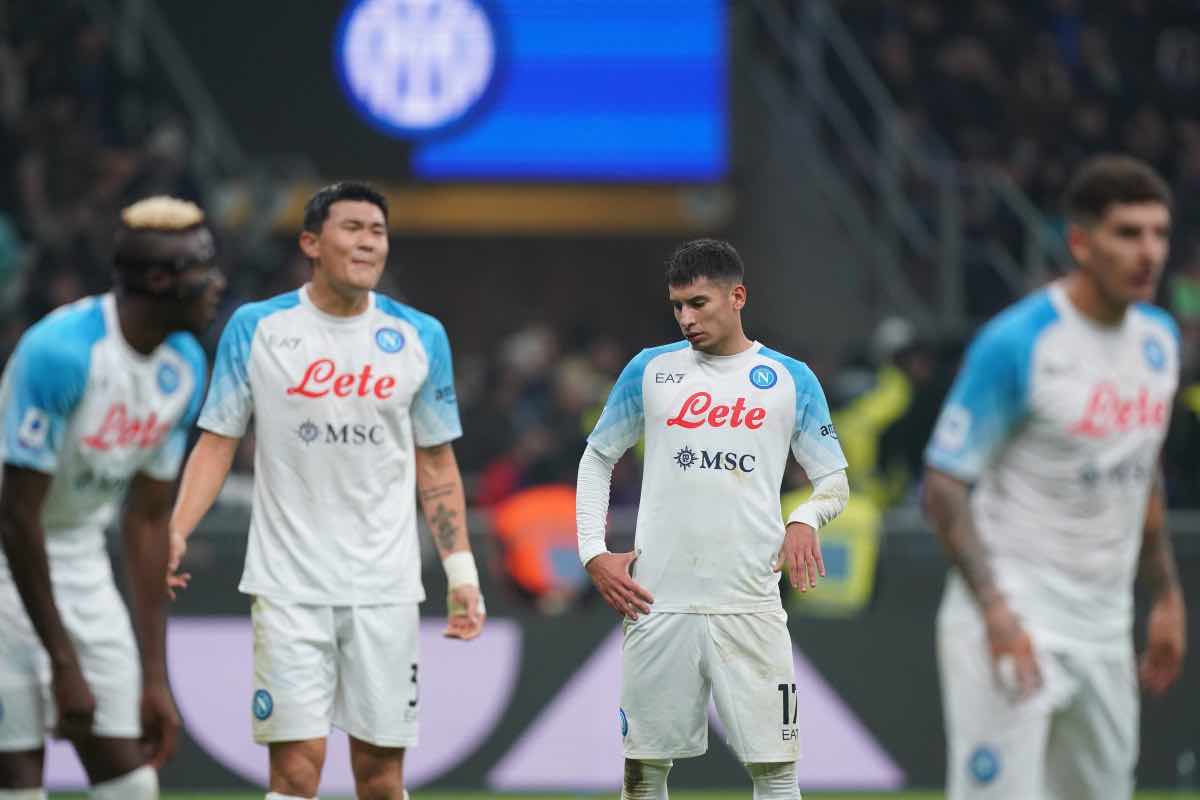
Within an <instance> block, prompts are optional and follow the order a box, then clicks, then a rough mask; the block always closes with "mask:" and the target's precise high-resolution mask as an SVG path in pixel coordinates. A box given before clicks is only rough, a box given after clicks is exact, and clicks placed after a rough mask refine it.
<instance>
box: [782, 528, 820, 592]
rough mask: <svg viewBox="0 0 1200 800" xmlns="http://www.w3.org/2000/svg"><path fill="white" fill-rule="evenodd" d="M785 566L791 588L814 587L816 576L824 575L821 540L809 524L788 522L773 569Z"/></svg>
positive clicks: (803, 589) (804, 588) (806, 588)
mask: <svg viewBox="0 0 1200 800" xmlns="http://www.w3.org/2000/svg"><path fill="white" fill-rule="evenodd" d="M784 567H787V571H788V580H789V581H790V582H791V584H792V588H793V589H799V590H800V591H802V592H807V591H808V590H809V589H812V588H816V585H817V576H818V575H820V576H821V577H822V578H824V577H825V560H824V559H822V558H821V540H820V539H819V538H818V537H817V532H816V531H815V530H813V527H812V526H811V525H807V524H805V523H803V522H791V523H788V526H787V532H786V533H785V534H784V535H783V547H782V548H780V550H779V555H777V556H776V557H775V571H776V572H779V571H780V570H782V569H783V568H784Z"/></svg>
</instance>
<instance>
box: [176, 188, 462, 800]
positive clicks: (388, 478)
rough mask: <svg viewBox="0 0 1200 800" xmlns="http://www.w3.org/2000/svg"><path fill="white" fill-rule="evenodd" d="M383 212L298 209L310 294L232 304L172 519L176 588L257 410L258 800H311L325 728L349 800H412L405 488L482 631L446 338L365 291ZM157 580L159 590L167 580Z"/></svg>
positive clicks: (416, 567) (370, 194) (366, 207)
mask: <svg viewBox="0 0 1200 800" xmlns="http://www.w3.org/2000/svg"><path fill="white" fill-rule="evenodd" d="M387 221H388V220H387V204H386V202H385V200H384V198H383V197H382V196H381V195H379V194H378V193H376V192H375V191H374V190H372V189H371V188H369V187H367V186H364V185H362V184H356V183H348V182H347V183H337V184H333V185H331V186H328V187H325V188H324V189H321V190H320V191H318V192H317V193H316V194H315V195H313V197H312V198H311V199H310V200H309V202H308V205H307V207H306V208H305V214H304V230H303V231H302V232H301V234H300V249H301V250H302V251H303V252H304V254H305V256H307V257H308V258H309V259H310V260H311V262H312V266H313V270H312V280H311V281H310V282H309V283H307V284H305V285H304V286H303V287H301V288H300V289H299V290H297V291H293V292H288V293H287V294H283V295H279V296H278V297H275V298H272V299H270V300H266V301H263V302H258V303H249V304H247V305H244V306H242V307H241V308H239V309H238V310H237V311H236V312H235V313H234V315H233V317H232V318H231V319H230V320H229V323H228V324H227V325H226V327H225V330H224V332H223V333H222V335H221V342H220V345H219V347H218V350H217V359H216V363H215V364H214V366H213V380H212V386H211V388H210V389H209V393H208V398H207V400H206V401H205V404H204V409H203V411H202V412H201V415H200V422H199V426H200V428H201V429H202V431H203V433H202V434H201V436H200V439H199V441H198V442H197V444H196V447H195V448H194V449H193V450H192V453H191V456H189V458H188V462H187V466H186V467H185V469H184V476H183V483H182V486H181V488H180V493H179V499H178V501H177V503H176V507H175V512H174V514H173V515H172V519H171V548H172V551H171V563H170V569H171V574H170V575H169V576H168V583H169V584H170V585H171V587H172V589H177V588H182V587H183V586H186V584H187V576H186V575H180V574H178V573H177V569H178V567H179V563H180V560H181V559H182V557H183V554H184V552H185V549H186V541H187V537H188V536H189V535H191V533H192V531H194V530H195V528H196V525H197V524H198V523H199V522H200V520H201V518H202V517H203V516H204V514H205V513H206V512H207V511H208V509H209V508H210V507H211V506H212V504H213V501H214V500H215V499H216V497H217V494H218V492H219V490H220V488H221V484H222V483H223V482H224V480H225V477H226V475H227V474H228V472H229V468H230V464H231V463H232V460H233V456H234V451H235V450H236V449H237V446H238V442H239V440H240V439H241V437H242V436H243V435H244V434H245V432H246V426H247V424H248V423H249V421H250V417H251V415H252V414H253V416H254V420H255V422H254V432H255V440H256V447H255V454H254V473H255V476H254V500H253V506H252V511H251V518H250V539H249V544H248V548H247V554H246V566H245V571H244V573H243V575H242V581H241V584H240V586H239V588H240V589H241V591H243V592H245V593H247V594H249V595H252V596H253V597H254V602H253V607H252V616H253V623H254V665H255V666H254V684H255V693H254V697H253V698H247V700H248V701H251V711H252V713H253V726H254V738H255V740H256V741H258V742H259V743H264V744H267V745H269V747H270V775H271V777H270V793H269V794H268V795H267V797H268V798H269V800H284V799H285V798H311V797H315V796H316V794H317V788H318V785H319V783H320V777H321V768H322V766H323V764H324V761H325V741H326V737H327V736H328V734H329V727H330V725H331V724H333V725H336V726H337V727H339V728H341V729H342V730H344V731H346V733H347V734H349V736H350V759H351V764H352V766H353V770H354V777H355V781H356V784H357V794H358V797H359V798H365V799H367V800H376V799H379V798H400V797H402V796H404V794H405V793H404V780H403V778H404V773H403V765H404V751H405V748H408V747H411V746H413V745H415V744H416V742H417V715H418V678H419V675H418V659H417V645H418V635H419V632H420V620H419V617H418V607H417V604H418V603H420V602H421V601H422V600H424V599H425V591H424V588H423V587H422V585H421V555H420V548H419V546H418V541H417V517H416V497H415V495H416V494H418V493H419V494H420V497H421V505H422V507H423V509H424V512H425V518H426V520H427V521H428V523H429V526H430V528H431V529H432V530H433V537H434V541H435V543H436V545H437V548H438V551H439V552H440V553H441V556H442V563H443V565H444V567H445V569H446V576H447V578H448V582H449V586H450V598H449V601H450V602H449V605H450V620H449V625H448V627H447V629H446V635H447V636H451V637H455V638H460V639H471V638H474V637H475V636H477V635H479V632H480V630H481V629H482V626H483V621H484V610H483V601H482V598H481V596H480V594H479V576H478V573H477V572H476V567H475V561H474V558H473V556H472V555H471V550H470V543H469V542H468V540H467V527H466V504H465V501H464V497H463V486H462V477H461V475H460V474H459V470H458V463H457V461H456V460H455V457H454V450H453V448H452V446H451V444H450V443H451V441H452V440H454V439H456V438H458V437H459V436H460V435H461V433H462V430H461V427H460V425H459V418H458V405H457V401H456V399H455V395H454V371H453V368H452V365H451V360H450V344H449V342H448V340H447V338H446V332H445V329H444V328H443V327H442V325H441V323H439V322H438V321H437V320H436V319H434V318H433V317H431V316H429V315H427V314H423V313H421V312H419V311H416V310H414V309H412V308H410V307H408V306H406V305H403V304H401V303H398V302H396V301H395V300H392V299H391V298H389V297H385V296H383V295H379V294H376V293H375V292H374V291H373V289H374V288H375V286H376V285H377V284H378V283H379V279H380V276H381V275H382V274H383V270H384V266H385V265H386V262H387V255H388V231H387ZM160 579H161V576H160Z"/></svg>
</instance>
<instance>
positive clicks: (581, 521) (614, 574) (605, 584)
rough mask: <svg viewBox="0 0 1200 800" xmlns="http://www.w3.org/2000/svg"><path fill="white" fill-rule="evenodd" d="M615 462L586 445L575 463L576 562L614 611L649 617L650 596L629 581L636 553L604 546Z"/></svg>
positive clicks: (651, 597) (644, 589)
mask: <svg viewBox="0 0 1200 800" xmlns="http://www.w3.org/2000/svg"><path fill="white" fill-rule="evenodd" d="M616 464H617V460H616V459H613V458H609V457H608V456H606V455H605V454H604V453H602V452H600V451H599V450H597V449H596V448H595V447H594V446H593V445H591V444H589V445H588V446H587V447H586V448H585V449H584V451H583V457H582V458H581V459H580V460H579V478H578V480H577V482H576V484H575V527H576V532H577V534H578V537H579V559H580V561H582V562H583V566H584V569H586V570H587V573H588V575H589V576H590V577H591V579H592V582H593V583H595V584H596V589H597V590H598V591H599V592H600V595H601V596H602V597H603V598H604V602H606V603H608V604H609V605H610V606H611V607H612V609H613V610H614V611H616V612H617V613H618V614H620V615H622V616H626V617H629V618H630V619H637V618H638V613H639V612H640V613H642V614H649V613H650V604H651V603H653V602H654V596H653V595H651V594H650V592H649V591H648V590H647V589H646V588H645V587H644V586H642V585H641V584H639V583H638V582H637V581H635V580H634V579H633V576H632V574H631V570H632V568H633V562H634V561H635V560H636V559H637V553H636V552H634V551H630V552H628V553H610V552H608V547H607V545H605V543H604V532H605V527H606V522H607V520H608V501H609V496H610V491H611V487H612V474H613V468H614V467H615V466H616Z"/></svg>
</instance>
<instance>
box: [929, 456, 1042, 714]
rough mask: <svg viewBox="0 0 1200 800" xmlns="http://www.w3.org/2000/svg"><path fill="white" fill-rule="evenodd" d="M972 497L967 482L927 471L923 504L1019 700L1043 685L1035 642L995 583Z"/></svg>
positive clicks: (1000, 671)
mask: <svg viewBox="0 0 1200 800" xmlns="http://www.w3.org/2000/svg"><path fill="white" fill-rule="evenodd" d="M970 499H971V490H970V487H969V486H967V484H966V483H963V482H962V481H960V480H958V479H957V478H955V477H953V476H951V475H948V474H946V473H945V472H941V471H939V470H936V469H933V468H932V467H930V468H927V469H926V470H925V480H924V482H923V484H922V495H921V504H922V506H924V509H925V515H926V516H927V517H928V518H929V521H930V523H931V524H932V525H933V529H934V531H935V532H936V533H937V536H938V539H940V540H941V542H942V547H943V548H944V549H945V551H946V555H948V556H949V557H950V560H951V561H952V562H953V563H954V566H955V567H956V568H957V569H958V572H959V574H960V575H962V577H963V580H965V581H966V583H967V586H969V587H970V589H971V594H972V595H974V597H975V601H976V602H977V603H978V604H979V610H980V612H981V614H982V615H983V620H984V624H985V626H986V627H987V636H988V646H989V648H990V649H991V653H992V660H993V662H994V663H995V664H996V667H997V675H998V676H1001V680H1002V681H1003V682H1005V683H1008V680H1007V678H1005V677H1003V675H1004V673H1005V672H1006V670H1007V669H1008V667H1006V666H1005V664H1006V663H1008V662H1011V664H1012V668H1013V670H1014V671H1015V674H1014V675H1013V679H1015V684H1016V685H1015V686H1013V687H1011V688H1012V689H1014V690H1015V692H1016V693H1017V694H1018V695H1019V696H1021V697H1028V696H1029V695H1030V694H1032V693H1033V692H1034V691H1036V690H1037V688H1038V687H1039V686H1041V683H1042V676H1041V671H1040V670H1039V668H1038V662H1037V657H1036V654H1035V653H1034V650H1033V640H1032V639H1031V638H1030V636H1029V633H1028V632H1026V630H1025V629H1024V628H1023V627H1022V625H1021V621H1020V619H1018V617H1017V615H1016V614H1015V613H1014V612H1013V610H1012V608H1010V607H1009V605H1008V600H1007V599H1006V598H1005V597H1004V593H1003V592H1001V591H1000V588H999V587H998V586H997V585H996V578H995V574H994V573H993V571H992V564H991V561H990V559H989V557H988V552H987V547H986V546H984V543H983V541H982V540H981V539H980V538H979V531H978V530H977V529H976V528H975V520H974V519H973V518H972V515H971V505H970Z"/></svg>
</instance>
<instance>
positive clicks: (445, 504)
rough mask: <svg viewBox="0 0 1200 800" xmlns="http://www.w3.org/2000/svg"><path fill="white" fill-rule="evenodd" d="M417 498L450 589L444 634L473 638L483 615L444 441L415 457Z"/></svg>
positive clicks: (453, 465)
mask: <svg viewBox="0 0 1200 800" xmlns="http://www.w3.org/2000/svg"><path fill="white" fill-rule="evenodd" d="M415 461H416V470H417V495H418V497H420V498H421V510H422V511H423V512H424V514H425V521H426V522H427V523H428V524H429V529H430V530H431V531H432V532H433V543H434V545H435V546H436V547H437V550H438V554H439V555H440V556H441V557H442V566H443V567H444V568H445V570H446V583H447V585H448V587H449V592H450V597H449V602H448V606H449V609H448V610H449V619H448V621H447V625H446V632H445V635H446V636H448V637H450V638H452V639H474V638H475V637H476V636H478V635H479V633H480V631H481V630H483V621H484V617H485V616H486V612H485V610H484V604H483V597H482V595H481V594H480V593H479V571H478V569H477V568H476V566H475V556H474V555H472V553H471V541H470V539H469V537H468V535H467V501H466V496H465V494H464V492H463V482H462V473H461V472H460V471H459V469H458V459H457V458H455V456H454V447H453V446H452V445H451V444H450V443H449V442H446V443H444V444H439V445H434V446H432V447H418V448H416V453H415Z"/></svg>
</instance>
